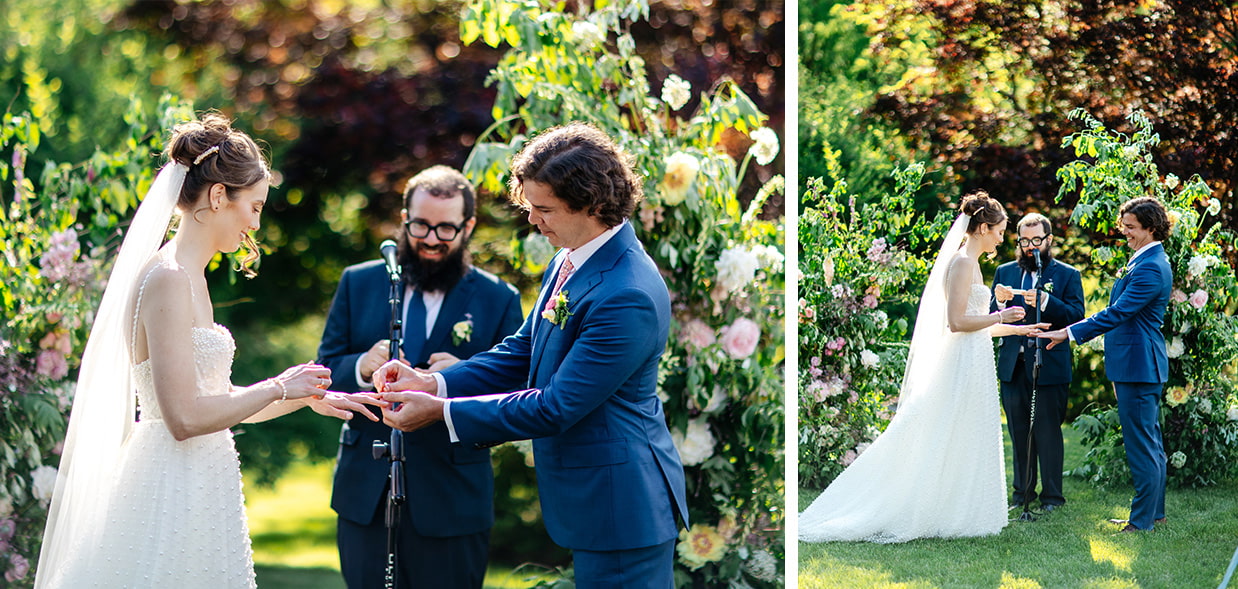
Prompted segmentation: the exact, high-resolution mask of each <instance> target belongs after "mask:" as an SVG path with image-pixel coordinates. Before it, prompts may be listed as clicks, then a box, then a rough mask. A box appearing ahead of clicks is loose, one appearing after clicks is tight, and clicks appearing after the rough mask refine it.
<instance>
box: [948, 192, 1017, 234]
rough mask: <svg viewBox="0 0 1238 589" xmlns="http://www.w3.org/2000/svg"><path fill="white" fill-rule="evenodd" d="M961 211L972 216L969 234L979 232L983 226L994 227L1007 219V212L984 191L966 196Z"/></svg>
mask: <svg viewBox="0 0 1238 589" xmlns="http://www.w3.org/2000/svg"><path fill="white" fill-rule="evenodd" d="M959 211H961V212H962V213H963V214H964V215H969V216H971V222H969V223H968V224H967V233H968V234H972V233H975V232H976V231H979V230H980V225H981V224H984V225H989V226H992V225H996V224H998V223H1001V222H1002V221H1004V220H1005V219H1006V210H1005V209H1003V208H1002V205H1000V204H998V202H997V201H996V200H993V197H991V196H989V193H987V192H985V191H983V190H977V191H975V192H973V193H971V194H969V195H967V196H964V197H963V204H962V205H960V206H959Z"/></svg>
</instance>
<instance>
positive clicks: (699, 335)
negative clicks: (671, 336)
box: [679, 318, 718, 350]
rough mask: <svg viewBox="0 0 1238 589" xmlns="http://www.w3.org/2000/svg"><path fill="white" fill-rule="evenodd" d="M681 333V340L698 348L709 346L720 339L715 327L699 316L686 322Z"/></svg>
mask: <svg viewBox="0 0 1238 589" xmlns="http://www.w3.org/2000/svg"><path fill="white" fill-rule="evenodd" d="M679 333H680V341H682V342H683V343H685V344H688V345H689V346H692V347H693V348H695V349H697V350H703V349H705V348H708V347H709V346H712V345H713V344H714V342H716V341H718V337H717V336H716V335H714V330H713V328H711V327H710V326H709V325H706V324H705V322H704V321H701V320H700V319H697V318H692V319H691V320H689V321H688V322H687V323H685V324H684V325H683V327H682V328H681V329H680V331H679Z"/></svg>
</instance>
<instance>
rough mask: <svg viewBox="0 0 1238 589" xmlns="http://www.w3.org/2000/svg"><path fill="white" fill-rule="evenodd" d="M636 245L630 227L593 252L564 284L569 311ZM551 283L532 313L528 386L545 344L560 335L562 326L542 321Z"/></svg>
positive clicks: (551, 286) (547, 283)
mask: <svg viewBox="0 0 1238 589" xmlns="http://www.w3.org/2000/svg"><path fill="white" fill-rule="evenodd" d="M635 241H636V233H635V232H634V230H633V229H632V226H631V225H630V224H629V225H625V226H624V227H623V228H621V229H620V230H619V233H618V234H616V235H615V236H614V237H612V238H611V239H610V241H608V242H606V244H605V245H603V246H602V247H601V249H599V250H598V251H597V252H595V253H594V254H593V255H592V256H591V257H590V258H589V261H588V262H587V263H586V264H585V265H584V266H583V267H581V268H578V269H577V270H576V272H575V273H573V274H572V275H571V276H569V277H568V279H567V282H565V283H563V290H566V291H567V292H568V310H569V311H572V312H575V311H576V309H578V308H579V307H580V302H581V301H583V300H585V299H587V298H588V297H589V294H590V293H591V292H593V290H594V289H595V288H597V286H598V285H599V284H601V283H602V279H603V278H604V276H605V274H606V273H607V272H609V271H610V270H611V269H612V268H614V267H615V263H616V262H618V260H619V257H620V256H621V255H622V254H623V253H624V252H625V251H627V250H628V248H630V247H631V246H632V243H633V242H635ZM557 277H558V272H556V273H555V277H554V278H555V279H557ZM553 286H554V281H553V280H549V281H546V282H545V283H544V286H543V292H542V296H540V297H538V303H539V306H538V307H537V309H535V312H536V313H537V314H538V320H537V323H536V325H537V326H538V329H535V330H534V333H533V351H532V353H531V357H530V359H529V367H530V385H531V386H532V385H533V383H535V382H536V378H535V377H536V371H537V366H538V363H539V362H540V361H541V358H542V353H543V352H545V351H546V344H547V342H548V341H549V340H550V337H551V335H552V334H553V333H554V332H555V331H559V330H560V328H561V326H559V325H552V324H551V323H550V322H549V321H547V320H546V319H543V318H541V313H542V309H544V308H545V307H546V298H547V297H549V296H550V293H549V289H551V288H553Z"/></svg>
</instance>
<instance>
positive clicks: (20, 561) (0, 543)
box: [0, 519, 30, 583]
mask: <svg viewBox="0 0 1238 589" xmlns="http://www.w3.org/2000/svg"><path fill="white" fill-rule="evenodd" d="M16 533H17V522H15V521H13V520H12V519H4V520H0V554H6V553H9V552H10V551H12V548H13V547H12V540H13V536H14V535H15V534H16ZM9 565H10V567H9V570H7V571H5V572H4V580H5V581H8V582H9V583H16V582H18V581H20V580H22V579H25V578H26V575H27V574H28V573H29V572H30V562H29V561H27V560H26V557H24V556H22V555H20V554H18V553H17V552H12V554H9Z"/></svg>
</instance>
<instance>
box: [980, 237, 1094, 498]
mask: <svg viewBox="0 0 1238 589" xmlns="http://www.w3.org/2000/svg"><path fill="white" fill-rule="evenodd" d="M1052 228H1053V226H1052V225H1051V224H1050V223H1049V219H1048V218H1047V217H1045V216H1044V215H1041V214H1039V213H1030V214H1027V215H1024V216H1023V218H1022V219H1020V220H1019V226H1018V232H1019V250H1018V251H1019V258H1018V259H1017V260H1015V261H1013V262H1008V263H1006V264H1002V265H1001V266H998V268H997V272H996V273H995V274H994V275H993V304H992V310H993V311H997V310H998V308H999V307H1000V308H1005V307H1007V306H1010V305H1020V306H1022V307H1023V308H1024V310H1026V312H1027V314H1026V315H1024V316H1023V319H1022V320H1021V321H1020V323H1035V322H1036V307H1037V306H1039V307H1040V320H1041V321H1043V322H1045V323H1048V324H1050V326H1051V329H1062V328H1063V327H1066V326H1067V325H1070V324H1072V323H1074V322H1076V321H1079V320H1080V319H1083V281H1082V280H1081V279H1080V276H1079V271H1078V270H1076V269H1074V268H1073V267H1071V266H1070V265H1068V264H1064V263H1062V262H1060V261H1058V260H1056V259H1054V258H1053V232H1052ZM1037 255H1038V256H1039V261H1037V260H1038V259H1037ZM1036 287H1039V292H1037V290H1036ZM1015 289H1018V290H1022V291H1024V292H1025V294H1018V295H1016V294H1014V290H1015ZM1036 341H1037V340H1036V339H1035V338H1030V337H1025V336H1015V335H1011V336H1006V337H1003V338H1002V341H1001V347H1000V348H999V350H998V355H997V376H998V378H999V379H1001V381H1002V408H1003V409H1005V411H1006V430H1007V431H1008V432H1009V433H1010V446H1011V454H1013V456H1012V461H1011V462H1012V463H1013V471H1012V472H1013V474H1014V476H1013V480H1014V495H1013V496H1012V497H1011V504H1012V505H1023V504H1024V503H1029V504H1030V503H1031V502H1032V500H1034V499H1036V498H1037V496H1039V498H1040V506H1041V508H1042V509H1044V510H1045V511H1053V510H1054V509H1057V508H1058V507H1059V506H1061V505H1063V504H1065V503H1066V497H1065V495H1064V494H1063V493H1062V462H1063V443H1062V422H1063V421H1064V420H1065V419H1066V404H1067V400H1068V399H1069V396H1070V382H1071V378H1072V374H1071V361H1072V358H1071V350H1070V346H1062V347H1060V348H1057V349H1053V350H1041V355H1040V356H1041V367H1040V374H1039V378H1037V379H1036V420H1035V423H1034V424H1033V423H1032V420H1031V416H1032V369H1033V366H1034V364H1035V358H1036ZM1029 430H1032V431H1031V432H1030V434H1031V448H1030V451H1029V448H1028V446H1029V444H1028V439H1029V436H1028V434H1029ZM1038 466H1039V469H1038V468H1037V467H1038ZM1037 474H1039V477H1037ZM1037 478H1039V479H1040V481H1041V485H1040V493H1039V495H1038V494H1037V492H1036V480H1037Z"/></svg>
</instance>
